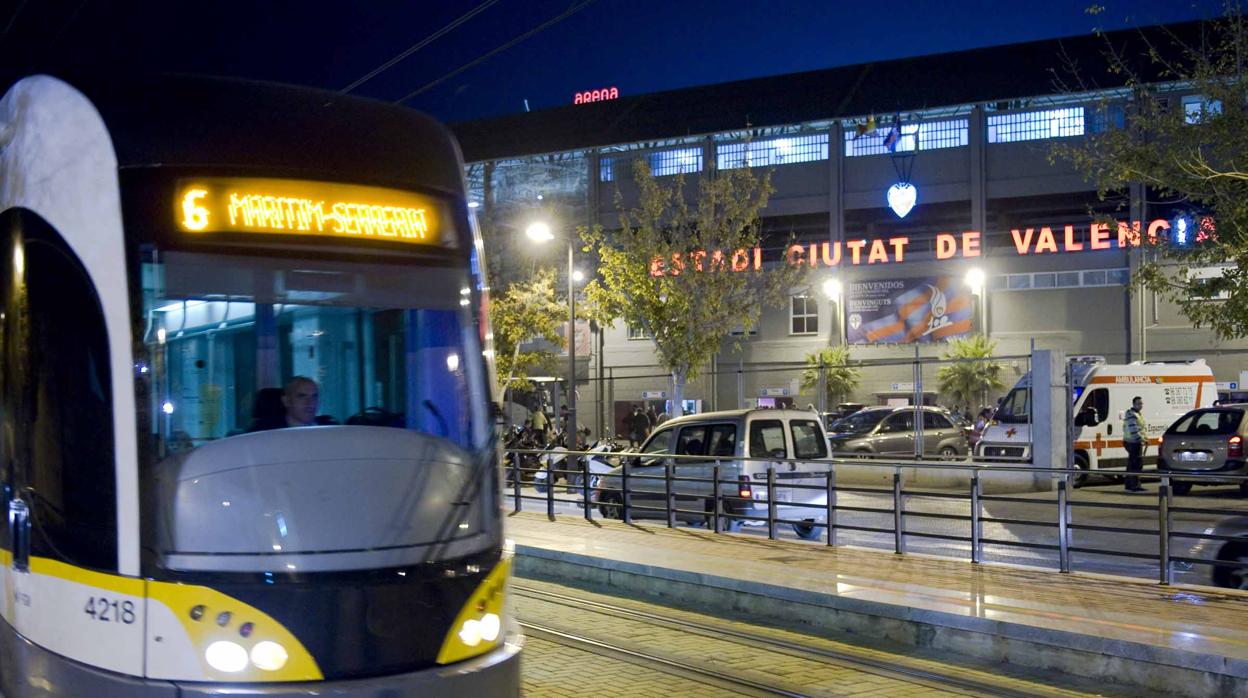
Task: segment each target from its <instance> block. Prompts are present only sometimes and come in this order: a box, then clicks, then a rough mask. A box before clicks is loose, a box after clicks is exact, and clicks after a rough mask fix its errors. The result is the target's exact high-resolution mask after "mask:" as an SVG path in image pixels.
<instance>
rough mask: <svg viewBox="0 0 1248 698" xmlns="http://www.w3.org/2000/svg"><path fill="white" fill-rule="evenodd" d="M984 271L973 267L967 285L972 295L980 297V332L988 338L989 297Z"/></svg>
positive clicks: (969, 271) (967, 273) (967, 277)
mask: <svg viewBox="0 0 1248 698" xmlns="http://www.w3.org/2000/svg"><path fill="white" fill-rule="evenodd" d="M985 280H986V279H985V277H984V270H983V269H980V268H979V267H971V268H970V269H969V270H968V271H967V272H966V285H967V286H969V287H970V289H971V293H974V294H975V295H976V296H978V297H979V306H980V315H979V331H980V332H981V333H982V334H983V335H984V337H987V336H988V297H987V295H988V294H987V293H986V289H985V288H984V282H985Z"/></svg>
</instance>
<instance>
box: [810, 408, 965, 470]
mask: <svg viewBox="0 0 1248 698" xmlns="http://www.w3.org/2000/svg"><path fill="white" fill-rule="evenodd" d="M922 412H923V455H925V456H940V457H941V458H948V459H953V458H962V457H965V456H966V455H967V454H968V453H969V447H968V446H967V443H966V432H965V431H964V430H963V429H962V427H961V426H959V425H957V424H954V422H953V419H952V418H950V416H949V413H948V412H946V411H945V410H943V409H941V408H939V407H923V408H922ZM832 429H833V432H832V433H831V434H830V435H829V436H828V444H829V446H830V447H831V449H832V453H833V455H843V454H853V455H856V456H859V457H871V456H895V457H907V456H909V457H913V456H914V407H910V406H905V407H868V408H866V409H863V410H860V411H858V412H855V413H854V414H852V415H850V416H848V417H846V418H845V419H842V420H840V421H838V422H836V423H835V424H833V425H832Z"/></svg>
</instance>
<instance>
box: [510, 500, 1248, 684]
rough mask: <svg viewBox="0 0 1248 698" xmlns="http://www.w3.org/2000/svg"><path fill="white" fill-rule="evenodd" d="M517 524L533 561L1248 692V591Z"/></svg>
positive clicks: (530, 568)
mask: <svg viewBox="0 0 1248 698" xmlns="http://www.w3.org/2000/svg"><path fill="white" fill-rule="evenodd" d="M508 537H509V538H511V539H512V540H513V541H514V542H515V544H516V552H517V556H518V564H517V569H518V570H519V571H520V573H521V574H522V575H526V576H534V577H541V578H547V579H551V580H554V581H562V582H564V583H574V584H575V583H581V584H585V585H589V586H596V587H599V588H602V587H608V588H613V589H615V590H616V591H617V592H628V593H632V594H636V595H639V596H646V597H650V598H657V599H665V600H667V601H668V602H671V603H673V604H675V605H688V606H696V607H699V608H704V609H709V608H722V609H724V610H730V611H733V612H736V613H748V614H751V615H752V616H756V618H757V621H758V622H766V621H767V619H769V618H770V619H772V620H774V621H775V622H777V623H778V624H787V625H795V624H796V625H804V626H806V627H808V628H809V629H810V630H813V631H815V632H827V633H829V634H841V635H844V634H851V635H852V634H860V635H865V636H868V637H871V638H876V639H887V640H890V641H897V642H904V643H908V644H913V645H916V646H922V647H927V648H933V649H939V650H947V651H954V652H960V653H964V654H969V655H973V656H975V657H978V658H980V659H993V660H999V661H1004V662H1012V663H1018V664H1025V665H1029V666H1034V667H1041V668H1049V669H1053V670H1055V671H1065V672H1069V673H1074V674H1079V675H1083V676H1090V677H1103V678H1104V679H1105V680H1107V681H1114V682H1118V683H1124V684H1126V685H1136V686H1140V687H1147V688H1149V689H1151V690H1153V691H1157V692H1159V693H1164V694H1169V695H1188V696H1206V695H1208V696H1223V695H1227V696H1229V695H1248V593H1243V592H1238V591H1225V592H1222V591H1221V590H1204V589H1196V588H1191V587H1181V586H1172V587H1166V586H1160V585H1157V584H1150V583H1148V582H1144V581H1140V580H1135V579H1125V578H1117V577H1108V576H1101V575H1086V574H1058V573H1055V572H1047V571H1041V570H1029V569H1022V568H1016V567H1009V566H1003V565H974V564H971V563H969V562H959V561H954V560H945V559H933V558H929V557H923V556H917V555H906V556H898V555H892V554H889V553H884V552H879V551H872V550H862V549H855V548H843V547H838V548H828V547H826V546H819V545H808V544H802V543H797V542H788V541H768V540H766V539H763V538H759V537H757V536H749V535H728V534H720V535H716V534H713V533H711V532H709V531H706V530H704V529H695V528H677V529H666V528H663V527H661V526H652V525H644V526H629V525H625V524H623V523H619V522H614V521H600V522H594V523H590V522H587V521H585V520H583V519H578V518H574V517H562V518H560V519H559V520H558V521H557V522H550V521H548V520H547V519H546V517H545V516H543V515H539V514H528V513H522V514H515V515H513V516H511V517H510V518H509V519H508Z"/></svg>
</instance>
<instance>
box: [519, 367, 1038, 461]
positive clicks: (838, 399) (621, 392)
mask: <svg viewBox="0 0 1248 698" xmlns="http://www.w3.org/2000/svg"><path fill="white" fill-rule="evenodd" d="M816 348H818V347H816ZM925 350H926V351H930V347H928V348H926V349H925ZM910 352H913V355H912V356H905V355H903V356H897V354H898V353H904V354H908V353H910ZM919 352H920V348H919V347H918V345H916V346H915V347H913V348H910V347H887V348H881V347H861V348H855V349H854V354H852V355H851V356H852V358H851V361H850V363H849V365H850V367H852V368H854V369H855V370H857V371H858V372H859V379H858V383H857V386H856V388H855V389H854V390H853V391H851V392H849V393H848V394H840V395H833V396H831V397H829V396H828V394H827V391H826V390H825V389H824V388H825V385H826V380H827V375H828V374H829V373H830V372H832V371H833V370H834V367H825V368H823V369H821V368H818V367H816V368H814V369H813V371H812V370H811V367H810V366H808V365H807V364H806V363H805V362H802V361H767V362H766V363H760V362H759V361H757V360H753V361H752V362H751V359H749V358H746V359H744V360H743V361H742V362H740V363H739V364H737V365H727V364H725V363H724V362H719V363H717V364H716V365H715V366H713V367H712V368H711V369H710V370H708V371H704V372H703V373H701V374H700V375H699V376H698V377H697V378H695V379H694V380H692V381H690V382H689V383H688V384H687V385H686V386H685V391H684V396H683V397H684V399H685V400H686V401H687V402H688V405H686V406H684V407H685V408H684V409H682V410H681V411H682V412H690V411H695V412H708V411H713V410H726V409H741V408H750V407H796V408H801V409H805V408H809V407H814V408H815V409H816V410H817V411H819V412H821V413H835V412H837V411H838V410H837V408H838V404H840V403H857V404H862V405H890V404H891V405H900V404H906V405H936V404H940V405H944V406H946V407H949V408H953V407H955V406H956V407H959V408H961V411H963V412H965V413H968V414H969V415H970V416H971V417H973V416H974V415H975V414H976V413H978V412H979V411H980V409H982V408H984V407H995V405H996V401H997V398H999V397H1001V396H1003V395H1004V394H1005V393H1006V392H1007V391H1008V390H1009V389H1010V387H1011V386H1013V385H1014V383H1015V382H1017V380H1018V379H1019V378H1020V377H1022V376H1023V375H1024V374H1026V373H1027V372H1028V371H1029V370H1030V369H1031V357H1030V355H1027V354H1017V355H1003V356H996V357H992V358H991V359H961V360H949V359H941V358H936V357H931V356H920V353H919ZM798 354H799V356H800V352H799V353H798ZM860 356H861V357H864V358H859V357H860ZM595 362H596V363H593V364H591V365H589V366H588V368H585V369H584V370H585V371H586V372H584V373H582V375H581V378H580V383H579V384H578V387H577V423H578V424H579V425H580V426H581V427H583V428H588V429H589V430H590V432H591V433H592V434H593V435H594V437H595V438H597V437H599V436H608V437H611V436H614V437H615V438H619V439H625V438H627V437H628V434H629V428H628V423H627V418H628V416H629V415H630V414H631V413H632V411H633V408H634V407H638V406H640V407H642V408H652V409H653V410H654V412H655V414H656V415H661V414H663V413H668V414H672V413H674V412H673V410H674V405H671V399H672V386H671V376H670V375H669V374H667V373H663V372H661V371H659V370H656V367H654V366H634V367H625V366H605V367H603V366H601V363H602V362H601V361H600V360H598V358H597V357H595ZM980 364H995V365H996V366H997V367H998V376H999V380H1000V384H1001V387H1000V388H997V389H992V390H985V391H982V392H980V393H979V394H976V395H974V396H971V397H965V398H962V399H959V400H955V399H954V397H953V396H951V395H949V394H947V393H945V392H942V391H941V389H940V386H941V383H942V381H941V372H942V369H946V368H949V367H953V366H958V365H962V366H969V365H980ZM808 371H811V375H813V376H815V377H816V378H817V380H816V381H815V382H814V383H812V384H809V385H806V386H803V376H804V375H806V374H807V372H808ZM539 391H540V393H541V395H540V397H538V398H537V400H536V402H541V403H543V404H544V405H545V406H546V410H547V411H548V413H550V414H558V407H559V405H561V404H562V403H563V394H562V393H563V385H562V382H560V381H555V382H551V383H544V384H542V387H540V388H539ZM534 402H535V401H534V400H533V398H532V397H531V396H530V398H529V400H528V404H527V405H526V407H527V408H532V407H533V406H534V404H533V403H534ZM523 414H524V413H523V412H522V411H521V412H517V413H515V414H513V413H512V411H510V410H509V411H508V418H509V419H511V420H513V421H514V423H519V422H520V421H522V419H523V416H522V415H523ZM916 455H917V453H916Z"/></svg>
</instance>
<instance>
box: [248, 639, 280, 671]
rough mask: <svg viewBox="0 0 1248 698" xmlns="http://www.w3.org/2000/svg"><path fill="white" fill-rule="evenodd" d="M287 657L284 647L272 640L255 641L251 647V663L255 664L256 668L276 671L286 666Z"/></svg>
mask: <svg viewBox="0 0 1248 698" xmlns="http://www.w3.org/2000/svg"><path fill="white" fill-rule="evenodd" d="M288 658H289V657H288V655H287V654H286V648H285V647H282V645H281V644H280V643H277V642H273V641H272V640H264V641H262V642H257V643H256V646H255V647H252V648H251V663H252V664H255V665H256V668H257V669H263V670H265V671H277V670H278V669H281V668H282V667H284V666H286V660H287V659H288Z"/></svg>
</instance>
